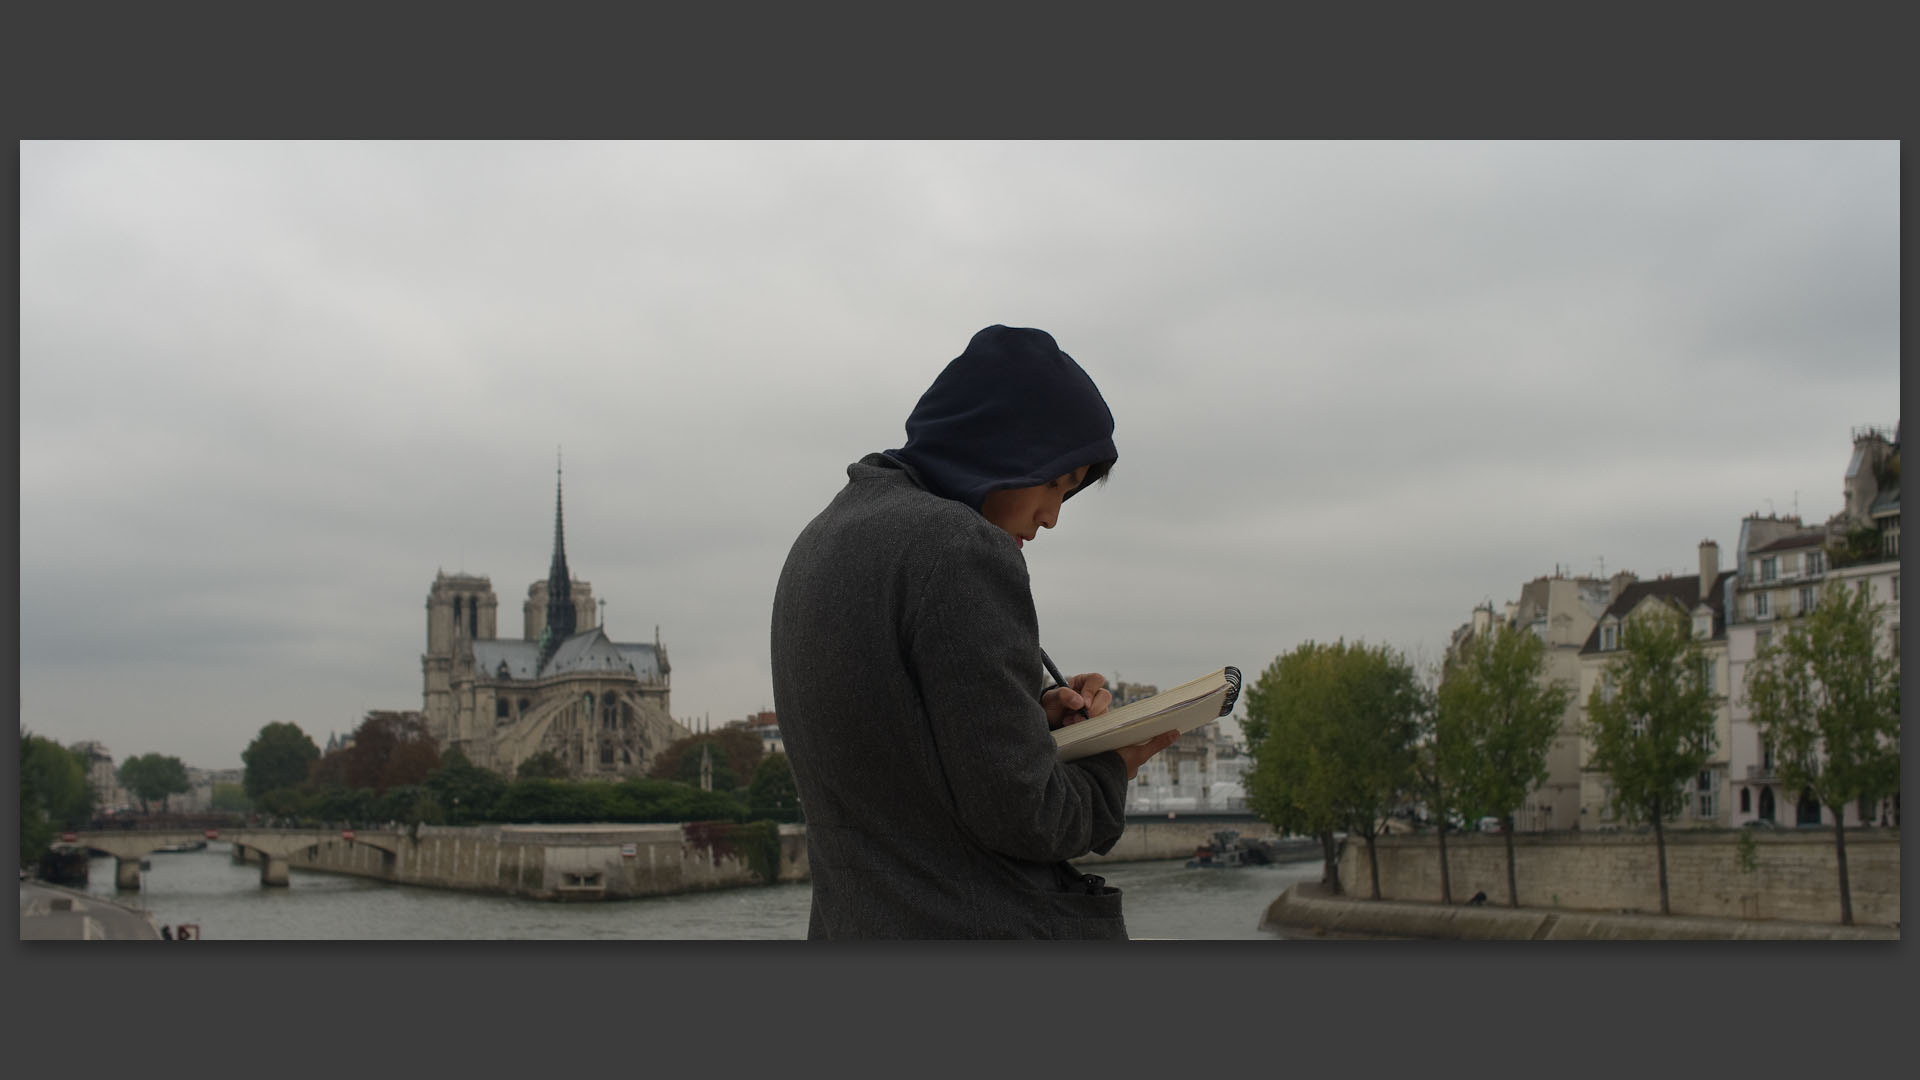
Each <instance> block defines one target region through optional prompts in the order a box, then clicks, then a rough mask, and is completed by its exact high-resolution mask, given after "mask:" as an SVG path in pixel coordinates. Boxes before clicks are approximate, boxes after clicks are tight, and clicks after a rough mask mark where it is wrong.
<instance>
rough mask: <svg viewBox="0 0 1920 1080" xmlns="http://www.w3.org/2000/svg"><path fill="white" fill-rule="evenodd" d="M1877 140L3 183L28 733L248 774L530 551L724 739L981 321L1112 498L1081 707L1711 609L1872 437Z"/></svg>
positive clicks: (600, 162)
mask: <svg viewBox="0 0 1920 1080" xmlns="http://www.w3.org/2000/svg"><path fill="white" fill-rule="evenodd" d="M1898 182H1899V156H1898V146H1897V144H1894V143H1874V144H1859V143H1852V144H1849V143H1758V144H1756V143H1725V142H1715V143H1703V144H1690V143H1657V144H1634V143H1604V144H1580V143H1523V144H1478V143H1439V144H1425V143H1422V144H1415V143H1386V144H1372V143H1334V144H1323V143H1307V144H1299V143H1279V144H1274V143H1004V144H1002V143H988V144H981V143H907V144H894V143H887V144H841V143H824V144H823V143H773V144H767V143H690V144H689V143H670V144H613V145H608V144H578V143H535V144H488V143H479V144H474V143H428V144H405V143H376V144H353V143H346V144H338V143H326V144H301V143H266V144H245V143H241V144H233V143H217V144H184V143H134V144H112V143H108V144H102V143H27V144H24V145H23V146H22V148H21V167H20V422H21V435H20V586H21V593H20V630H21V645H20V665H21V671H20V676H21V722H22V725H23V726H24V727H25V728H26V729H27V730H30V731H33V732H35V733H38V734H44V735H48V736H51V737H54V738H57V739H59V740H60V741H62V742H67V743H71V742H73V741H76V740H79V739H88V738H91V739H98V740H100V741H102V742H104V743H105V744H106V745H107V747H108V749H109V750H110V751H111V752H112V753H113V754H114V755H115V757H116V758H118V759H121V760H124V759H125V758H126V757H128V756H130V755H133V754H139V753H146V752H150V751H157V752H161V753H168V754H175V755H178V756H179V757H181V758H182V759H183V760H184V761H186V762H187V764H189V765H197V766H202V767H208V768H221V767H237V766H238V765H239V763H240V752H241V750H242V749H244V748H245V746H246V744H247V742H248V741H249V740H250V739H251V738H252V737H253V736H254V734H255V733H257V732H258V730H259V729H260V727H261V726H262V725H264V724H266V723H269V722H272V721H291V722H293V723H296V724H298V725H300V727H302V728H303V729H305V730H306V731H307V732H308V733H309V734H310V735H312V736H313V737H314V739H315V741H316V742H324V741H325V739H326V738H327V735H328V734H329V733H330V732H336V731H337V732H341V733H345V732H346V731H349V730H351V729H352V728H353V727H354V726H355V725H356V724H357V723H358V722H359V720H360V718H361V717H362V716H363V714H364V713H366V712H367V711H368V710H370V709H385V708H419V707H420V703H421V697H420V693H421V671H420V654H421V651H422V649H423V648H424V645H425V607H424V604H425V600H426V595H427V590H428V587H429V585H430V584H431V582H432V580H433V577H434V573H435V572H436V571H437V570H441V569H444V570H448V571H454V570H465V571H468V572H471V573H479V574H486V575H488V576H490V577H491V578H492V581H493V586H494V589H495V591H496V593H497V594H498V595H499V598H500V603H501V625H502V630H503V631H504V632H509V633H510V632H515V631H517V630H518V628H519V611H520V604H521V601H522V600H524V598H525V596H526V590H527V586H528V585H529V584H530V583H532V582H534V581H536V580H540V579H543V578H544V577H545V576H546V569H547V563H548V558H549V555H550V552H551V547H552V534H553V482H554V452H555V448H556V447H562V448H564V452H565V461H566V503H567V522H566V536H567V556H568V561H569V563H570V565H571V567H572V569H573V571H574V573H575V575H576V576H578V577H580V578H583V579H585V580H587V581H589V582H591V583H592V585H593V590H594V595H595V596H596V597H597V598H601V599H604V600H606V601H607V607H606V618H607V627H608V630H609V632H611V633H612V634H613V636H614V637H615V638H616V639H618V640H623V641H633V640H651V639H652V638H653V635H654V627H655V626H656V625H658V627H659V633H660V636H661V638H662V639H663V641H664V642H665V644H666V646H667V648H668V651H669V655H670V657H671V660H672V663H673V695H672V708H673V712H674V714H675V715H676V716H679V717H681V718H683V719H684V718H702V717H709V716H710V717H711V720H712V723H713V725H714V726H716V727H717V726H718V725H719V724H721V723H722V722H724V721H726V720H730V719H736V718H739V717H742V716H745V715H746V714H748V713H749V712H753V711H757V710H759V709H762V708H771V707H773V705H774V702H773V691H772V684H771V681H770V678H769V674H768V658H767V627H768V608H769V604H770V602H771V598H772V592H773V584H774V580H775V578H776V576H777V575H778V572H779V569H780V564H781V561H782V559H783V558H784V556H785V554H786V550H787V547H788V545H789V544H790V543H791V542H792V540H793V537H794V535H795V534H796V533H797V532H798V530H799V529H800V528H801V526H802V525H804V524H805V522H806V521H807V520H808V518H810V517H811V516H812V515H813V514H814V513H815V512H817V511H818V510H819V509H820V507H821V506H823V505H824V504H825V502H826V501H827V499H828V498H830V497H831V496H832V494H833V493H834V491H835V490H836V489H837V488H838V487H839V486H840V485H841V484H842V483H843V482H844V480H845V471H844V470H845V466H846V464H847V463H848V462H850V461H852V460H854V459H855V458H857V457H859V456H860V455H861V454H863V453H866V452H869V451H873V450H881V449H886V448H889V447H895V446H898V445H900V444H901V442H902V441H903V440H904V430H903V422H904V420H905V418H906V415H907V413H908V411H909V410H910V409H911V408H912V407H913V404H914V402H915V400H916V399H917V398H918V397H919V395H920V392H921V391H922V390H924V389H925V388H926V385H927V384H928V382H929V381H931V379H932V378H933V377H934V375H935V374H936V373H938V371H939V370H940V368H941V367H942V366H943V365H945V363H946V362H947V361H948V360H950V359H951V358H952V357H953V356H955V355H957V354H958V353H959V352H960V350H961V349H962V348H963V347H964V345H965V344H966V341H967V339H968V337H970V336H971V335H972V334H973V333H974V332H975V331H976V330H978V329H980V328H981V327H983V326H986V325H988V324H991V323H996V322H999V323H1007V324H1009V325H1015V326H1037V327H1040V328H1042V329H1045V330H1047V331H1049V332H1050V333H1052V334H1053V335H1054V336H1055V338H1056V339H1058V341H1059V342H1060V345H1061V347H1062V348H1064V349H1066V350H1067V351H1068V352H1069V353H1071V354H1072V355H1073V356H1074V357H1075V358H1076V359H1078V360H1079V361H1080V362H1081V364H1082V365H1083V366H1084V367H1085V368H1086V369H1087V371H1088V372H1089V373H1090V374H1091V375H1092V376H1093V378H1094V380H1095V382H1096V383H1098V384H1099V386H1100V388H1101V390H1102V391H1103V392H1104V394H1105V395H1106V398H1107V401H1108V403H1109V404H1110V405H1111V407H1112V409H1113V413H1114V416H1115V417H1116V421H1117V430H1116V432H1115V440H1116V442H1117V444H1118V445H1119V448H1120V461H1119V465H1118V466H1117V467H1116V468H1115V470H1114V473H1113V476H1112V479H1111V481H1110V482H1109V483H1108V484H1107V485H1106V486H1105V487H1103V488H1098V489H1095V490H1094V491H1092V492H1089V493H1088V494H1087V495H1086V496H1084V497H1082V498H1078V499H1075V500H1074V501H1073V502H1072V503H1070V504H1069V505H1068V507H1067V513H1066V514H1065V516H1064V519H1063V521H1062V524H1061V527H1060V528H1059V529H1056V530H1055V531H1053V532H1051V533H1047V534H1044V535H1042V536H1041V537H1040V538H1039V541H1038V542H1037V543H1034V544H1029V545H1028V546H1027V548H1026V555H1027V560H1028V564H1029V566H1030V568H1031V570H1032V573H1033V578H1034V584H1035V599H1036V603H1037V605H1038V608H1039V613H1040V622H1041V631H1042V639H1043V641H1044V642H1045V644H1046V646H1047V649H1048V651H1049V652H1050V653H1051V654H1052V655H1053V657H1054V658H1055V659H1056V660H1058V661H1059V662H1060V664H1061V665H1062V666H1063V667H1065V668H1067V669H1068V670H1069V671H1070V672H1071V671H1102V672H1105V673H1107V674H1108V675H1109V676H1114V675H1117V676H1119V677H1120V678H1124V679H1127V680H1129V681H1144V682H1152V683H1158V684H1160V685H1161V686H1167V685H1171V684H1173V683H1177V682H1182V681H1184V680H1186V679H1188V678H1191V677H1193V676H1195V675H1198V674H1201V673H1203V672H1205V671H1209V670H1212V669H1214V668H1216V667H1219V666H1221V665H1222V664H1227V663H1232V664H1237V665H1239V666H1240V667H1242V668H1243V669H1245V670H1246V671H1247V674H1248V676H1249V677H1250V678H1251V677H1253V676H1255V675H1256V674H1257V673H1258V672H1259V671H1260V670H1261V669H1262V668H1264V667H1265V666H1266V665H1267V664H1268V663H1269V662H1271V661H1272V660H1273V659H1274V658H1275V657H1276V656H1278V655H1279V654H1281V653H1284V652H1286V651H1288V650H1290V649H1292V648H1293V647H1295V646H1296V645H1298V644H1300V643H1301V642H1303V641H1305V640H1307V639H1310V638H1311V639H1316V640H1331V639H1334V638H1337V637H1346V638H1348V639H1350V640H1351V639H1356V638H1357V639H1363V640H1365V641H1368V642H1373V643H1386V644H1390V645H1392V646H1394V647H1395V648H1397V649H1400V650H1401V651H1403V652H1405V653H1406V654H1408V655H1409V656H1410V657H1412V658H1415V659H1416V660H1418V661H1422V662H1427V661H1431V660H1434V659H1437V658H1438V656H1439V653H1440V651H1441V649H1442V647H1443V645H1444V643H1445V641H1446V639H1447V635H1448V634H1449V632H1450V631H1451V630H1452V629H1453V628H1454V627H1455V626H1457V625H1459V624H1460V623H1461V622H1463V621H1465V619H1466V618H1467V617H1468V615H1469V613H1470V610H1471V608H1472V607H1473V606H1474V605H1475V604H1477V603H1479V602H1481V601H1483V600H1491V601H1493V602H1494V603H1496V604H1498V603H1501V602H1504V601H1505V600H1507V599H1511V598H1513V597H1515V596H1516V595H1517V594H1518V592H1519V588H1520V585H1521V584H1522V583H1523V582H1525V581H1527V580H1530V579H1531V578H1533V577H1536V576H1538V575H1541V574H1548V573H1552V572H1553V571H1554V569H1555V567H1556V566H1559V567H1562V568H1565V569H1567V570H1568V571H1570V572H1574V573H1597V572H1599V570H1600V568H1601V565H1602V560H1604V566H1605V569H1606V571H1607V572H1609V573H1611V572H1613V571H1616V570H1620V569H1628V570H1632V571H1634V572H1636V573H1638V574H1640V575H1642V576H1643V577H1644V576H1651V575H1654V574H1658V573H1661V572H1675V573H1682V574H1690V573H1694V572H1695V570H1696V545H1697V544H1698V543H1699V542H1700V541H1701V540H1702V539H1708V538H1712V539H1716V540H1718V541H1719V542H1720V544H1721V546H1722V550H1723V552H1725V553H1727V554H1724V555H1723V560H1724V562H1723V565H1725V566H1727V567H1731V562H1732V560H1731V554H1730V553H1731V549H1732V547H1733V544H1734V542H1735V541H1736V540H1737V537H1738V529H1739V522H1740V519H1741V517H1742V516H1743V515H1745V514H1748V513H1750V512H1755V511H1759V512H1766V511H1767V510H1768V509H1770V508H1771V509H1774V510H1777V511H1779V512H1782V513H1786V512H1791V511H1792V510H1793V509H1794V508H1795V506H1796V505H1797V507H1798V510H1799V512H1800V514H1801V516H1802V517H1803V518H1806V519H1808V520H1809V521H1819V520H1824V519H1825V518H1826V517H1827V516H1828V515H1830V514H1832V513H1834V512H1836V511H1837V510H1838V509H1839V508H1840V505H1841V495H1840V492H1841V473H1842V471H1843V469H1844V467H1845V465H1846V461H1847V457H1848V453H1849V450H1850V446H1851V443H1850V432H1851V429H1852V428H1853V427H1855V426H1857V425H1865V424H1892V423H1894V422H1895V421H1897V420H1898V419H1899V416H1898V408H1899V386H1900V368H1899V353H1898V331H1899V296H1898V292H1899V261H1898V256H1899V252H1898V228H1899V201H1898V200H1899V191H1898Z"/></svg>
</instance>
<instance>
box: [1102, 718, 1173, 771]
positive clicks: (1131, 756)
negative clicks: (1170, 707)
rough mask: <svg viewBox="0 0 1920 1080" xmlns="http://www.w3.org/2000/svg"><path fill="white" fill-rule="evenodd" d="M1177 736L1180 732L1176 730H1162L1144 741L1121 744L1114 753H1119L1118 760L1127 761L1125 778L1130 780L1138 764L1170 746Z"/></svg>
mask: <svg viewBox="0 0 1920 1080" xmlns="http://www.w3.org/2000/svg"><path fill="white" fill-rule="evenodd" d="M1179 737H1180V732H1179V731H1177V730H1175V731H1163V732H1161V733H1160V734H1158V735H1155V736H1154V737H1153V738H1151V739H1148V740H1147V741H1146V742H1143V743H1135V744H1134V745H1132V746H1123V747H1121V748H1120V749H1118V750H1115V751H1114V753H1116V754H1119V755H1120V760H1121V761H1124V762H1126V763H1127V779H1129V780H1131V779H1133V774H1134V773H1136V772H1139V771H1140V766H1142V765H1145V764H1146V763H1147V759H1148V758H1150V757H1152V756H1153V755H1155V754H1157V753H1159V752H1160V751H1162V750H1165V749H1166V748H1167V747H1169V746H1172V745H1173V743H1174V740H1176V739H1178V738H1179Z"/></svg>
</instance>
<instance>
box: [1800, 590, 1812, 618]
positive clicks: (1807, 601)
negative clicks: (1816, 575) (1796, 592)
mask: <svg viewBox="0 0 1920 1080" xmlns="http://www.w3.org/2000/svg"><path fill="white" fill-rule="evenodd" d="M1812 610H1813V586H1811V585H1802V586H1800V613H1801V614H1803V615H1804V614H1806V613H1807V612H1809V611H1812Z"/></svg>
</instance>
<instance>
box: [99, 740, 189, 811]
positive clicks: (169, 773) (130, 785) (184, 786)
mask: <svg viewBox="0 0 1920 1080" xmlns="http://www.w3.org/2000/svg"><path fill="white" fill-rule="evenodd" d="M117 775H118V776H119V778H120V786H121V787H123V788H126V789H127V790H128V791H131V792H133V797H134V798H136V799H139V800H140V811H141V812H142V813H146V812H148V808H149V805H150V804H151V803H153V802H155V801H159V802H160V803H161V804H162V806H163V807H164V805H165V802H166V800H167V798H168V797H169V796H173V795H184V794H186V793H187V792H188V791H191V790H192V789H193V784H192V782H191V781H189V780H188V779H187V767H186V766H185V765H183V764H181V763H180V759H179V758H177V757H174V756H172V755H170V754H140V755H137V756H135V757H130V758H128V759H127V760H125V761H123V762H121V763H120V771H119V773H118V774H117Z"/></svg>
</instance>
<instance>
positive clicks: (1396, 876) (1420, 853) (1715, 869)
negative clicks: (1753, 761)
mask: <svg viewBox="0 0 1920 1080" xmlns="http://www.w3.org/2000/svg"><path fill="white" fill-rule="evenodd" d="M1666 840H1667V843H1666V849H1667V859H1666V865H1667V893H1668V902H1667V909H1668V911H1669V912H1671V914H1673V915H1688V916H1701V917H1704V918H1711V919H1744V920H1753V921H1759V922H1771V921H1775V920H1778V921H1781V922H1798V923H1838V922H1839V921H1840V874H1839V867H1838V863H1837V860H1836V858H1835V855H1834V843H1833V831H1832V830H1831V829H1828V828H1822V829H1790V830H1780V831H1758V830H1752V831H1749V832H1748V834H1747V835H1746V836H1744V837H1743V836H1742V835H1741V833H1739V832H1736V831H1733V830H1726V829H1692V830H1685V829H1681V830H1673V831H1670V832H1668V833H1667V838H1666ZM1375 845H1376V850H1377V854H1378V856H1379V865H1380V895H1381V897H1382V898H1383V899H1386V900H1410V901H1414V902H1416V903H1437V902H1439V900H1440V899H1441V892H1440V851H1439V845H1438V844H1437V843H1436V842H1435V837H1434V835H1433V834H1432V833H1424V834H1413V835H1404V836H1387V837H1379V838H1377V839H1376V841H1375ZM1513 855H1514V879H1515V884H1516V885H1517V887H1518V889H1519V901H1520V906H1521V907H1522V908H1534V909H1540V910H1547V911H1556V912H1567V911H1575V912H1601V913H1608V914H1618V913H1625V914H1641V915H1646V914H1658V913H1659V911H1660V865H1659V854H1658V850H1657V848H1656V846H1655V842H1654V837H1653V834H1652V833H1651V832H1632V831H1618V832H1574V831H1570V832H1555V833H1518V834H1516V835H1515V836H1514V838H1513ZM1447 866H1448V870H1449V873H1448V877H1449V890H1448V891H1449V892H1451V894H1452V895H1453V897H1454V898H1455V899H1456V900H1464V899H1466V898H1467V897H1470V896H1472V895H1473V894H1474V893H1476V892H1485V893H1486V894H1487V904H1488V906H1489V907H1507V906H1509V897H1508V894H1507V849H1506V841H1505V838H1503V837H1500V836H1497V835H1467V836H1458V837H1453V838H1450V839H1448V841H1447ZM1372 880H1373V878H1372V873H1371V870H1370V866H1369V862H1368V859H1367V845H1366V842H1365V841H1364V840H1360V839H1349V840H1348V841H1347V842H1346V846H1345V849H1344V850H1343V851H1342V852H1341V857H1340V881H1341V883H1342V884H1343V885H1344V886H1345V887H1346V891H1347V893H1348V894H1350V895H1353V896H1368V895H1371V894H1372V892H1373V889H1372ZM1847 880H1848V883H1849V887H1850V890H1851V892H1852V900H1853V921H1854V922H1855V923H1858V924H1860V925H1863V926H1872V925H1878V926H1886V927H1897V926H1898V925H1899V922H1900V831H1899V830H1898V829H1859V830H1852V829H1850V830H1848V832H1847Z"/></svg>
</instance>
